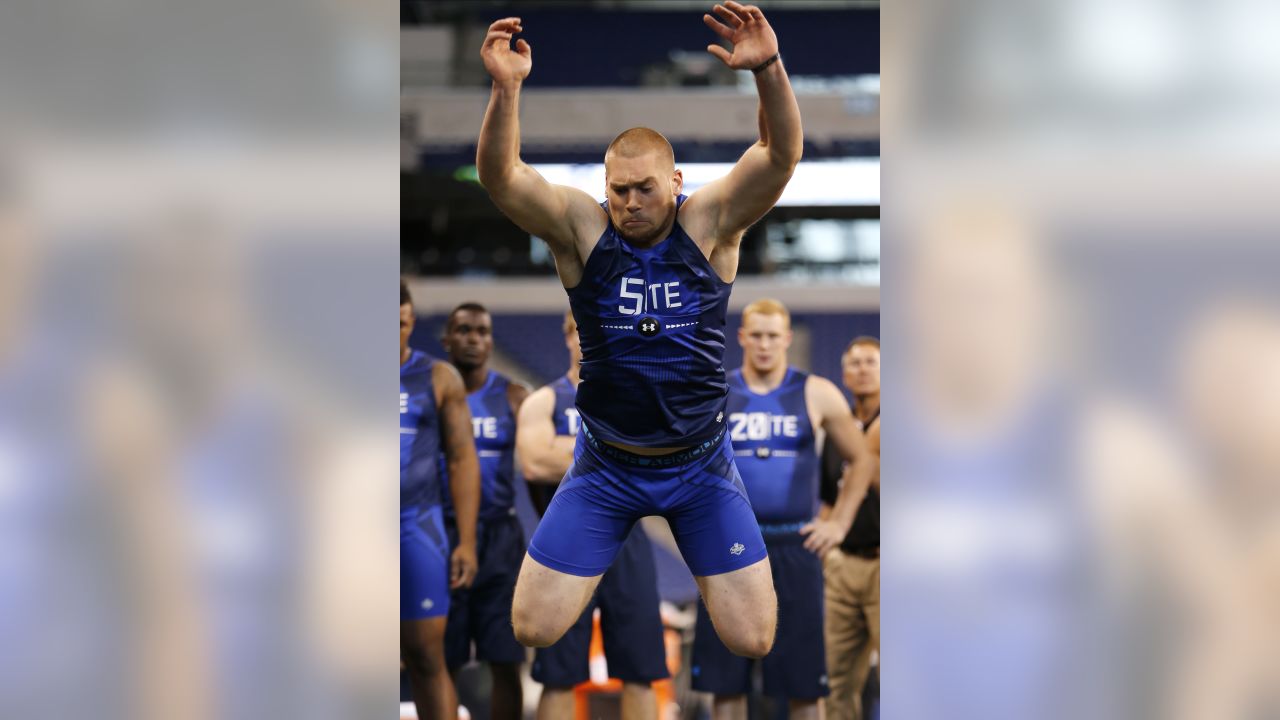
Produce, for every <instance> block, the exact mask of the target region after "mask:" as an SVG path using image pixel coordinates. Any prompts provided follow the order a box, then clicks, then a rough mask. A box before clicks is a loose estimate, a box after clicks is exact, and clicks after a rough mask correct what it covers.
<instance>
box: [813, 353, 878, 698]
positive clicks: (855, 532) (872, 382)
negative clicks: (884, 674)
mask: <svg viewBox="0 0 1280 720" xmlns="http://www.w3.org/2000/svg"><path fill="white" fill-rule="evenodd" d="M841 367H842V369H843V372H844V386H845V387H846V388H848V390H849V392H851V393H853V398H854V408H853V412H854V415H855V416H856V417H857V418H858V422H859V424H860V425H861V426H862V430H863V432H864V433H865V434H866V437H867V445H868V447H869V448H870V449H871V451H872V453H873V454H874V455H875V457H876V460H877V472H876V474H875V478H873V480H872V483H871V487H870V488H869V489H868V490H867V493H866V496H865V498H864V499H863V500H862V503H861V504H860V505H859V506H858V512H857V514H856V515H855V517H854V522H853V526H852V527H851V528H850V529H849V533H848V534H847V535H846V536H845V538H844V540H843V541H841V543H840V549H839V550H838V551H837V552H833V553H830V554H829V555H828V556H827V557H826V558H825V561H824V563H823V566H824V567H823V569H824V572H825V574H826V605H827V610H826V612H827V628H826V636H827V663H828V671H829V674H830V678H831V698H830V700H828V709H829V710H830V711H831V714H832V717H847V718H853V720H862V718H863V717H865V710H866V709H865V708H863V707H862V687H863V685H864V684H865V683H866V681H867V676H868V675H869V674H870V672H871V657H872V654H873V653H875V652H878V651H879V650H880V473H879V470H878V461H879V459H880V341H879V340H876V339H875V338H872V337H859V338H854V340H853V342H851V343H849V348H848V349H847V350H845V353H844V356H843V357H842V358H841ZM843 464H844V461H843V459H842V458H841V457H840V456H839V454H838V453H837V452H835V449H834V448H833V447H831V444H830V443H828V444H827V447H826V448H824V449H823V453H822V500H823V503H824V508H823V509H824V511H825V510H826V504H827V503H835V502H836V497H837V494H841V495H842V494H843V488H840V479H841V478H842V477H844V470H843ZM837 713H838V714H837Z"/></svg>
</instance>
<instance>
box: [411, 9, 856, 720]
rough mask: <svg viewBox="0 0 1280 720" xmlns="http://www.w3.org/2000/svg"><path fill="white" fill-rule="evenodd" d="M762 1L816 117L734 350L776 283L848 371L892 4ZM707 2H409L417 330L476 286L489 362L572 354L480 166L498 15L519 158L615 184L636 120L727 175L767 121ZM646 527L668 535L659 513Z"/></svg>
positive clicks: (553, 295)
mask: <svg viewBox="0 0 1280 720" xmlns="http://www.w3.org/2000/svg"><path fill="white" fill-rule="evenodd" d="M756 4H757V5H759V6H760V7H761V8H762V9H763V10H764V11H765V13H766V14H767V17H768V19H769V22H770V23H771V24H772V26H773V27H774V29H775V31H776V32H777V35H778V38H779V44H780V47H781V50H782V56H783V59H784V61H785V63H786V67H787V71H788V73H789V75H790V77H791V82H792V85H793V87H794V88H795V90H796V94H797V96H798V99H799V102H800V108H801V113H802V115H803V117H804V129H805V152H804V160H803V161H802V162H801V165H800V167H799V168H798V170H797V172H796V175H795V177H794V179H793V180H792V182H791V184H790V185H789V186H788V189H787V191H786V193H785V194H784V196H783V198H782V200H781V201H780V202H779V203H778V205H777V207H775V208H774V209H773V210H772V211H771V212H770V213H769V214H768V215H766V216H765V217H764V218H763V219H762V220H761V221H760V222H759V223H758V224H757V225H756V226H755V227H753V228H752V229H751V230H749V231H748V233H747V235H746V237H745V238H744V240H743V245H742V256H741V265H740V272H739V275H738V279H737V281H736V282H735V289H734V293H733V297H732V304H731V307H730V311H731V312H730V320H729V327H728V329H727V331H728V333H730V335H729V338H730V339H729V341H728V352H727V356H726V367H727V368H733V367H737V366H739V365H740V364H741V360H742V353H741V349H740V348H739V347H738V345H737V342H736V341H735V340H734V339H733V338H734V337H735V334H736V331H737V326H738V322H739V317H738V315H737V313H738V312H740V311H741V309H742V307H744V306H745V305H746V304H747V303H749V302H751V301H753V300H757V299H760V298H763V297H773V298H777V299H779V300H781V301H783V302H784V303H785V304H786V305H787V306H788V307H789V308H790V309H791V311H792V314H793V326H794V329H795V343H794V345H793V348H792V353H791V360H792V362H793V364H796V365H798V366H800V367H803V368H806V369H811V370H813V371H814V372H817V373H818V374H820V375H823V376H825V377H828V378H832V379H834V380H836V382H837V385H839V384H840V383H839V378H840V371H839V357H840V354H841V351H842V350H843V349H844V347H845V346H846V345H847V343H848V342H849V340H850V339H852V338H853V337H854V336H857V335H872V336H876V337H879V335H880V158H879V155H880V125H879V109H880V78H879V72H880V41H879V32H880V11H879V3H878V2H863V1H859V0H847V1H840V0H834V1H827V2H806V1H804V0H789V1H787V2H768V1H767V0H766V1H763V2H758V3H756ZM709 7H710V4H709V3H707V2H703V1H698V2H692V1H685V0H676V1H670V2H629V1H626V0H595V1H585V0H584V1H581V2H521V3H509V2H476V1H466V2H449V1H445V2H428V1H422V0H417V1H413V0H407V1H404V2H402V3H401V42H400V78H401V111H400V112H401V114H400V166H401V174H400V198H401V220H400V222H401V236H400V253H401V257H400V263H401V270H402V272H403V273H404V276H405V278H406V280H407V281H408V283H409V286H410V289H411V291H412V292H413V296H414V302H415V307H416V309H417V312H418V314H419V322H418V325H417V329H416V331H415V334H414V336H413V338H412V339H411V345H413V346H414V347H418V348H420V349H423V350H426V351H428V352H430V353H433V354H436V355H442V354H443V350H442V348H441V346H440V342H439V338H440V336H441V331H442V327H443V323H444V320H445V317H446V316H447V314H448V312H449V310H450V309H452V308H453V307H454V306H456V305H458V304H459V303H462V302H467V301H475V302H480V303H482V304H484V305H485V306H486V307H488V308H489V309H490V311H491V312H492V314H493V321H494V342H495V353H494V359H493V363H492V364H493V366H494V367H495V369H497V370H499V371H501V372H504V373H506V374H508V375H509V376H512V377H515V378H518V379H520V380H522V381H524V382H526V383H528V384H529V385H531V386H532V387H538V386H541V385H543V384H545V383H547V382H549V381H551V380H553V379H555V378H556V377H558V376H560V375H561V374H563V373H564V369H565V367H566V366H567V363H568V353H567V351H566V350H565V348H564V345H563V343H562V342H561V340H560V338H561V331H560V324H561V318H562V315H563V313H564V311H565V310H566V309H567V307H568V303H567V299H566V297H565V294H564V290H563V288H562V287H561V286H560V283H559V282H558V280H557V279H556V276H555V269H554V265H553V263H552V260H551V257H550V255H549V254H548V253H547V252H546V250H545V248H544V246H543V244H542V241H541V240H539V239H537V238H534V237H531V236H530V235H529V234H528V233H525V232H523V231H522V230H520V229H519V228H518V227H516V226H515V225H514V224H513V223H511V222H510V221H509V220H508V219H507V218H506V217H505V216H503V215H502V214H501V213H500V212H499V211H498V209H497V208H496V207H495V206H494V204H493V202H492V201H491V200H490V199H489V198H488V195H487V194H486V193H485V191H484V189H483V188H482V187H480V185H479V183H478V182H477V180H476V170H475V152H476V139H477V136H478V134H479V129H480V124H481V120H482V118H483V115H484V109H485V106H486V104H487V102H488V98H489V77H488V75H487V74H486V72H485V70H484V68H483V66H482V64H481V61H480V52H479V50H480V43H481V40H482V39H483V37H484V33H485V29H486V28H487V26H488V25H489V23H491V22H492V21H493V20H496V19H498V18H501V17H506V16H512V15H514V16H519V17H521V18H522V19H523V21H524V27H525V28H526V32H525V34H524V35H523V37H524V38H525V39H526V40H528V42H529V43H530V45H531V46H532V48H533V57H534V63H533V72H532V73H531V75H530V76H529V78H528V80H527V81H526V83H525V90H524V92H523V93H522V97H521V102H522V112H521V141H522V142H521V155H522V157H523V159H524V160H525V161H526V162H529V163H530V164H532V165H534V166H535V167H537V168H538V169H539V171H540V172H542V173H543V174H544V175H545V176H547V177H548V179H550V180H552V182H559V183H564V184H572V185H576V186H578V187H581V188H582V189H583V190H585V191H587V192H588V193H590V194H592V195H594V196H597V197H599V198H601V199H603V190H604V176H603V165H602V164H601V160H602V157H603V154H604V148H605V146H606V145H608V143H609V141H610V140H612V139H613V137H614V136H615V135H617V134H618V133H619V132H621V131H622V130H625V129H626V128H628V127H632V126H636V125H644V126H649V127H652V128H654V129H656V130H658V131H660V132H662V133H663V134H664V135H666V136H667V138H668V139H669V140H670V141H671V143H672V145H673V147H674V149H675V157H676V165H677V167H680V168H682V169H683V171H684V174H685V179H686V192H692V191H693V190H694V189H696V187H697V186H698V185H699V184H700V183H702V182H706V181H707V180H709V179H714V178H715V177H719V176H720V175H722V174H724V172H726V171H727V168H728V166H729V165H730V164H732V163H733V162H735V161H736V160H737V159H738V157H739V156H740V155H741V154H742V152H743V151H744V150H745V149H746V148H747V147H748V146H749V145H750V144H751V143H752V142H754V141H755V140H756V139H757V138H758V127H757V123H756V107H757V96H756V92H755V84H754V82H753V80H752V78H751V75H750V73H746V72H742V73H739V72H735V71H732V70H729V69H727V68H725V67H724V66H723V65H721V64H720V63H719V62H718V61H716V60H715V59H714V58H713V57H711V56H710V55H709V54H708V53H707V52H706V51H705V49H704V48H705V47H706V45H707V44H708V43H710V42H712V41H713V39H714V38H713V36H712V35H711V33H710V32H709V31H708V30H707V29H706V27H705V26H704V25H703V24H702V21H701V16H702V13H704V12H707V10H708V9H709ZM524 517H525V520H526V523H525V524H526V529H527V531H528V532H531V531H532V528H533V526H534V524H535V523H536V516H533V515H532V512H531V510H528V509H526V512H525V513H524ZM650 530H651V535H655V534H656V535H658V536H659V537H658V538H655V539H660V536H661V533H662V530H663V527H662V524H661V521H659V525H658V526H655V527H650ZM656 547H657V548H658V553H659V555H660V557H659V573H660V585H661V586H662V595H663V598H664V600H666V601H668V602H669V603H671V605H670V607H668V610H669V611H675V612H676V613H677V615H678V611H679V609H681V608H684V609H686V610H687V609H688V608H690V607H691V605H690V603H692V602H693V601H695V600H696V587H695V586H694V585H693V582H692V578H691V577H689V574H688V571H687V569H685V568H684V566H683V562H682V561H681V560H680V559H679V555H678V554H677V553H675V552H674V548H673V547H670V546H668V545H666V544H664V543H662V542H658V543H657V544H656ZM689 637H690V638H691V633H689ZM815 640H816V639H815ZM484 682H485V679H484V677H483V671H479V670H477V671H476V672H475V673H472V674H471V676H470V677H467V676H466V675H465V673H464V677H463V679H462V680H461V681H460V688H459V689H460V692H461V693H462V697H463V701H464V704H469V705H470V707H471V708H472V709H473V710H475V711H476V713H477V716H479V717H485V716H486V715H485V714H484V713H485V712H486V710H487V708H485V707H484V699H485V698H486V697H487V694H488V692H487V689H485V688H484ZM682 683H683V684H684V686H687V679H684V678H680V677H678V678H677V681H676V684H677V689H676V694H677V699H678V700H679V701H680V706H681V711H680V715H679V717H690V718H692V717H698V716H699V712H700V711H701V708H700V706H699V705H700V704H699V703H698V702H697V699H696V698H693V697H691V696H689V695H688V693H686V692H684V691H682V690H681V689H680V686H681V684H682ZM537 694H538V690H537V686H536V685H535V686H531V687H530V689H529V691H528V692H526V702H527V703H529V704H530V706H532V703H534V702H536V699H537ZM600 695H601V696H600V697H599V698H597V699H596V700H595V702H596V705H595V706H593V710H592V715H591V717H598V716H599V717H613V716H614V715H612V714H611V713H612V712H616V709H612V708H613V706H612V705H611V703H610V698H609V694H608V693H601V694H600ZM468 701H470V702H469V703H468ZM407 709H408V708H407ZM409 711H410V712H411V710H409ZM758 711H759V708H755V707H753V712H758ZM600 713H604V714H600ZM530 717H532V715H530ZM664 717H675V716H674V715H672V716H667V715H664ZM760 717H765V716H764V715H760ZM770 717H772V716H771V715H770Z"/></svg>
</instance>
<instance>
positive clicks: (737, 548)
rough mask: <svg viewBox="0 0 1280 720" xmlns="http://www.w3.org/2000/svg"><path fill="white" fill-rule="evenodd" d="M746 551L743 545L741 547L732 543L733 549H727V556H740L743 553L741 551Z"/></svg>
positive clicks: (740, 544) (739, 544)
mask: <svg viewBox="0 0 1280 720" xmlns="http://www.w3.org/2000/svg"><path fill="white" fill-rule="evenodd" d="M746 549H747V548H746V546H745V545H743V544H742V543H734V544H733V547H731V548H729V554H731V555H741V554H742V551H743V550H746Z"/></svg>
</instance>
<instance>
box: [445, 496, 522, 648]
mask: <svg viewBox="0 0 1280 720" xmlns="http://www.w3.org/2000/svg"><path fill="white" fill-rule="evenodd" d="M448 528H449V541H450V544H452V545H456V544H457V542H458V528H457V527H456V526H455V525H454V524H453V523H452V522H450V523H448ZM476 557H477V559H478V560H479V561H480V569H479V570H478V571H477V573H476V580H475V583H473V584H472V585H471V587H470V588H467V589H464V590H457V591H455V592H454V593H453V600H452V603H451V604H450V608H449V624H448V627H447V628H446V629H445V634H444V659H445V663H446V664H447V665H448V666H449V669H450V670H451V671H452V670H457V669H458V668H460V667H462V666H463V665H466V664H467V663H468V662H469V661H470V660H471V658H472V653H471V645H472V643H473V642H474V643H475V659H477V660H480V661H483V662H491V663H522V662H524V660H525V649H524V646H523V645H521V644H520V643H519V642H517V641H516V635H515V631H514V630H512V628H511V602H512V599H513V598H514V597H515V590H516V576H517V575H519V573H520V563H521V562H523V561H524V531H523V530H522V529H521V527H520V520H519V518H517V517H516V516H515V515H514V511H513V514H511V515H507V516H503V517H498V518H493V519H486V520H481V521H480V522H479V523H478V524H477V526H476Z"/></svg>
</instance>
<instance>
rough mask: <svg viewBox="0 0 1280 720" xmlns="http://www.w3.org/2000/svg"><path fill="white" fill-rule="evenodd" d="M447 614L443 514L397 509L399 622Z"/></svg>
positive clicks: (434, 509)
mask: <svg viewBox="0 0 1280 720" xmlns="http://www.w3.org/2000/svg"><path fill="white" fill-rule="evenodd" d="M448 612H449V539H448V536H447V535H445V531H444V519H443V511H442V510H441V509H440V506H439V505H437V506H435V507H432V508H425V509H422V508H404V507H402V508H400V619H401V620H424V619H426V618H432V617H440V616H441V615H444V614H446V613H448Z"/></svg>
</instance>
